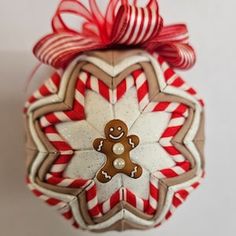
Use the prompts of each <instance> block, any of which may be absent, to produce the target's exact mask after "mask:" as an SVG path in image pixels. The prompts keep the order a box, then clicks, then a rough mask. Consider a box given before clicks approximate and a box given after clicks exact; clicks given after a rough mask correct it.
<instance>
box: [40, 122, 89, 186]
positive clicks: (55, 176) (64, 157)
mask: <svg viewBox="0 0 236 236" xmlns="http://www.w3.org/2000/svg"><path fill="white" fill-rule="evenodd" d="M44 133H45V135H46V136H47V138H48V140H49V141H50V143H51V144H52V145H53V146H54V147H55V148H56V149H57V150H58V151H59V152H61V153H59V154H60V155H59V156H58V158H57V160H56V161H55V162H54V163H53V165H52V167H51V169H50V172H49V173H48V174H47V175H46V179H45V181H46V182H47V183H49V184H53V185H57V186H60V187H70V188H83V187H85V186H86V185H87V184H89V180H84V179H69V178H64V177H63V172H64V170H65V168H66V166H67V165H68V163H69V162H70V161H71V159H72V158H73V155H74V152H73V150H72V148H71V147H70V145H69V144H68V143H67V142H65V140H64V139H63V138H62V137H61V136H60V135H59V133H58V132H57V130H56V128H55V127H54V126H49V127H46V128H45V129H44Z"/></svg>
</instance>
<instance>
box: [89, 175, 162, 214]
mask: <svg viewBox="0 0 236 236" xmlns="http://www.w3.org/2000/svg"><path fill="white" fill-rule="evenodd" d="M149 189H150V192H149V198H148V199H142V198H140V197H138V196H137V195H136V194H134V193H133V192H131V191H130V190H129V189H127V188H124V187H122V188H120V189H118V190H117V191H116V192H114V193H113V194H112V195H111V196H110V197H109V198H108V199H107V200H106V201H104V202H102V203H99V202H98V199H97V190H96V183H95V182H93V183H92V184H91V185H89V186H88V187H87V188H86V190H85V191H86V200H87V204H88V212H89V214H90V216H91V217H93V218H97V217H100V216H102V215H104V214H106V213H107V212H109V211H110V210H111V209H112V208H114V207H115V206H116V205H117V204H118V203H119V202H121V201H125V202H127V203H129V204H130V205H132V206H133V207H135V208H137V209H139V210H140V211H142V212H145V213H146V214H149V215H154V214H155V212H156V210H157V206H158V199H159V190H158V179H157V178H155V177H154V176H151V178H150V183H149Z"/></svg>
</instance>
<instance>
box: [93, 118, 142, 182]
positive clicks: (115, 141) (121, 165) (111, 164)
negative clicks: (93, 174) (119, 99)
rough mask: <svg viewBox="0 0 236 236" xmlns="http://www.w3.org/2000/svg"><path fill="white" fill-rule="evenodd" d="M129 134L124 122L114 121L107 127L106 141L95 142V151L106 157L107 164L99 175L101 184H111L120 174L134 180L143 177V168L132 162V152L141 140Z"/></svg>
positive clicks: (100, 139) (99, 139) (96, 140)
mask: <svg viewBox="0 0 236 236" xmlns="http://www.w3.org/2000/svg"><path fill="white" fill-rule="evenodd" d="M127 134H128V128H127V126H126V124H125V123H124V122H123V121H121V120H112V121H110V122H109V123H108V124H107V125H106V127H105V137H106V139H102V138H98V139H95V140H94V142H93V147H94V149H95V150H96V151H98V152H101V153H104V154H105V155H106V163H105V164H104V166H103V167H102V168H101V170H100V171H99V172H98V174H97V179H98V180H99V181H100V182H102V183H106V182H109V181H110V180H111V179H112V178H113V176H115V175H116V174H118V173H122V174H126V175H128V176H129V177H131V178H134V179H137V178H139V177H140V176H141V175H142V168H141V166H139V165H138V164H136V163H133V162H132V161H131V160H130V151H131V150H133V149H134V148H136V147H137V146H138V144H139V138H138V136H136V135H130V136H127Z"/></svg>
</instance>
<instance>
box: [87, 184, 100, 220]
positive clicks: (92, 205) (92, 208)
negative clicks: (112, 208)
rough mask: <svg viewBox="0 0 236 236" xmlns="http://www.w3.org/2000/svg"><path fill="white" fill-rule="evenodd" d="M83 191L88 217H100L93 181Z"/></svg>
mask: <svg viewBox="0 0 236 236" xmlns="http://www.w3.org/2000/svg"><path fill="white" fill-rule="evenodd" d="M85 191H86V200H87V206H88V212H89V215H90V216H91V217H94V218H97V217H101V216H102V213H101V210H100V207H99V204H98V200H97V189H96V184H95V182H94V181H93V182H92V183H91V184H90V185H89V186H88V187H87V188H86V190H85Z"/></svg>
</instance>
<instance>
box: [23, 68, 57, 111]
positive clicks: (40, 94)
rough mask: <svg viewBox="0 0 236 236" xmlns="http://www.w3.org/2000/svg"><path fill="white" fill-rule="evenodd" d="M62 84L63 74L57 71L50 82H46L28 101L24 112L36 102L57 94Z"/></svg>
mask: <svg viewBox="0 0 236 236" xmlns="http://www.w3.org/2000/svg"><path fill="white" fill-rule="evenodd" d="M60 82H61V73H60V72H59V71H57V72H55V73H53V74H52V76H51V77H50V78H49V79H48V80H46V82H45V83H44V84H43V85H42V86H41V87H40V88H39V89H38V90H36V91H35V92H34V93H33V95H32V96H31V97H30V98H29V99H28V101H27V102H26V103H25V106H24V112H25V113H26V112H27V110H28V108H29V106H31V105H32V104H33V103H35V102H36V101H38V100H40V99H42V98H44V97H47V96H50V95H52V94H56V93H57V92H58V89H59V86H60Z"/></svg>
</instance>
